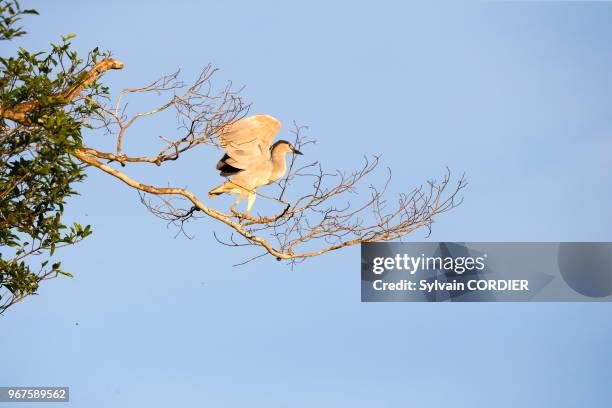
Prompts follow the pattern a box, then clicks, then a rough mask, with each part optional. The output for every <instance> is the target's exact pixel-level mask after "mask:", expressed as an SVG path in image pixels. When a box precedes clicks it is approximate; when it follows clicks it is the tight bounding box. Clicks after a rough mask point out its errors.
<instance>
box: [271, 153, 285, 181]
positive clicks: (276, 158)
mask: <svg viewBox="0 0 612 408" xmlns="http://www.w3.org/2000/svg"><path fill="white" fill-rule="evenodd" d="M286 155H287V152H277V151H274V150H272V178H273V179H274V181H276V180H278V179H279V178H281V177H283V176H284V175H285V172H286V171H287V161H286V160H285V156H286Z"/></svg>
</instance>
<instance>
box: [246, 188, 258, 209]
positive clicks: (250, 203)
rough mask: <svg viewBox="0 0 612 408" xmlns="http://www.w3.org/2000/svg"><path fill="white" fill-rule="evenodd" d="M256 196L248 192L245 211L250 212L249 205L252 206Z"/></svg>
mask: <svg viewBox="0 0 612 408" xmlns="http://www.w3.org/2000/svg"><path fill="white" fill-rule="evenodd" d="M256 198H257V194H255V193H249V197H248V199H247V208H246V210H247V213H249V212H251V207H253V203H255V199H256Z"/></svg>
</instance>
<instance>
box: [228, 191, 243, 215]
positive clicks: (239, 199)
mask: <svg viewBox="0 0 612 408" xmlns="http://www.w3.org/2000/svg"><path fill="white" fill-rule="evenodd" d="M243 199H244V196H243V195H242V194H238V197H237V198H236V201H234V204H233V205H232V206H231V207H230V210H232V212H238V210H236V207H237V206H238V204H240V202H241V201H242V200H243Z"/></svg>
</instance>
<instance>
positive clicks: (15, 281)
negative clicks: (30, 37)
mask: <svg viewBox="0 0 612 408" xmlns="http://www.w3.org/2000/svg"><path fill="white" fill-rule="evenodd" d="M0 12H1V13H2V16H1V18H0V38H1V39H3V40H10V39H13V38H15V37H19V36H21V35H23V34H24V33H25V32H24V31H23V29H22V28H21V27H18V26H16V24H17V23H18V22H19V20H20V18H21V16H22V15H24V14H37V13H36V11H34V10H22V9H21V8H20V5H19V3H18V2H16V1H0ZM72 37H74V36H73V35H68V36H65V37H63V38H62V39H61V42H59V44H51V49H50V51H48V52H31V51H28V50H25V49H23V48H19V50H18V52H17V55H16V56H11V57H5V56H2V57H0V112H1V117H0V251H1V252H0V313H2V312H3V311H4V310H5V309H6V308H7V307H9V306H10V305H12V304H14V303H15V302H17V301H19V300H21V299H23V298H24V297H25V296H28V295H31V294H34V293H36V291H37V290H38V287H39V285H40V282H41V281H42V280H45V279H48V278H51V277H55V276H58V275H68V276H70V274H69V273H68V272H66V271H64V270H63V269H62V267H61V264H60V262H57V261H54V262H50V261H51V259H50V257H52V256H53V255H54V252H55V250H56V249H57V248H60V247H63V246H67V245H72V244H75V243H77V242H79V241H81V240H82V239H83V238H85V237H87V236H88V235H89V234H90V233H91V229H90V226H89V225H87V226H81V225H80V224H78V223H73V224H72V225H67V223H66V221H65V220H64V218H65V217H64V206H65V204H66V200H67V199H68V198H69V197H70V196H72V195H75V194H76V191H75V189H74V186H75V184H77V183H79V182H81V181H83V179H84V178H85V175H84V172H83V170H84V166H83V165H82V164H81V163H80V162H79V161H78V160H76V159H75V158H74V156H72V153H73V152H74V150H75V149H77V148H79V147H81V146H82V138H81V129H82V127H83V118H84V117H89V116H91V115H92V114H94V113H95V108H94V107H92V105H90V104H88V103H86V99H84V98H83V97H87V96H92V95H98V96H99V95H104V94H106V92H107V89H106V88H104V87H102V86H100V85H99V84H97V83H96V82H95V81H93V82H92V83H90V84H87V89H86V91H85V92H84V93H83V95H82V96H83V97H79V98H74V97H73V96H74V95H73V93H71V92H73V91H74V90H75V89H76V88H79V87H80V86H82V85H83V83H84V81H86V79H87V74H88V71H89V70H90V69H91V67H92V66H94V65H95V64H96V62H97V61H98V60H99V59H100V58H102V57H105V55H104V54H103V53H100V52H99V51H98V50H97V49H96V50H94V51H92V52H91V53H90V54H89V55H88V57H87V59H86V60H85V61H84V60H82V59H81V58H79V56H78V55H77V53H76V52H75V51H73V50H72V49H71V43H70V40H71V38H72Z"/></svg>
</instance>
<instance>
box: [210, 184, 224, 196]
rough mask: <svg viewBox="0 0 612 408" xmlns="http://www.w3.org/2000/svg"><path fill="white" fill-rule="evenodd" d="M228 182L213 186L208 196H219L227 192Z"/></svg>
mask: <svg viewBox="0 0 612 408" xmlns="http://www.w3.org/2000/svg"><path fill="white" fill-rule="evenodd" d="M225 184H226V183H223V184H221V185H219V186H217V187H215V188H213V189H212V190H210V191H209V192H208V198H217V196H220V195H221V194H224V193H227V191H226V189H225V187H226V185H225Z"/></svg>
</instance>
